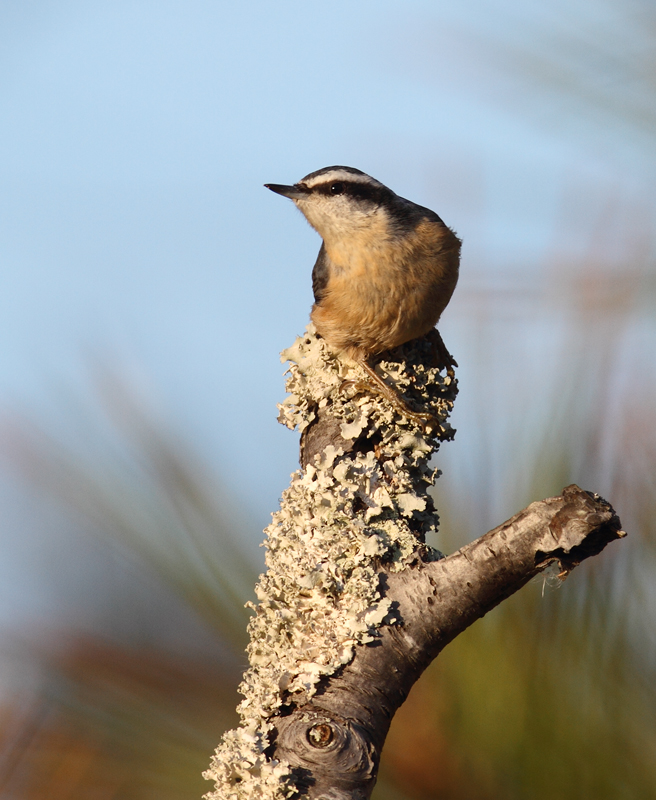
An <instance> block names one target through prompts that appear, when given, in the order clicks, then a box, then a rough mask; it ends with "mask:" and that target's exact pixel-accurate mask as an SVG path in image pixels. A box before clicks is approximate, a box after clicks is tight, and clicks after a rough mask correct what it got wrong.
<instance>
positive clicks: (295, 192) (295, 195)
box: [264, 183, 308, 200]
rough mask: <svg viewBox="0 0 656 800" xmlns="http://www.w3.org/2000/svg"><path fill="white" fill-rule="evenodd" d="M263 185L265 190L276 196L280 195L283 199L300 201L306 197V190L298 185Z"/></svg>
mask: <svg viewBox="0 0 656 800" xmlns="http://www.w3.org/2000/svg"><path fill="white" fill-rule="evenodd" d="M264 185H265V187H266V188H267V189H271V191H272V192H275V193H276V194H281V195H282V196H283V197H289V199H290V200H300V199H301V198H303V197H307V195H308V190H307V189H305V188H302V187H300V186H298V185H296V186H284V185H283V184H281V183H265V184H264Z"/></svg>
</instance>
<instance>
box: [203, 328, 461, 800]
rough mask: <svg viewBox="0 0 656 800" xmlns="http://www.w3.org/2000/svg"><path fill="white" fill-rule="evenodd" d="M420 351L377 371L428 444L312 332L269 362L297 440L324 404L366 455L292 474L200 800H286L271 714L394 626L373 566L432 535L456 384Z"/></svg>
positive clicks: (288, 786) (327, 453) (392, 566)
mask: <svg viewBox="0 0 656 800" xmlns="http://www.w3.org/2000/svg"><path fill="white" fill-rule="evenodd" d="M426 347H429V345H428V343H427V342H422V341H421V340H419V341H418V342H416V343H412V344H410V345H406V346H405V347H404V350H403V353H402V354H401V355H400V357H399V358H400V360H399V361H392V360H390V361H387V360H386V361H381V362H380V363H379V364H378V365H377V369H378V371H379V373H380V374H381V375H382V376H383V377H384V378H385V379H387V380H388V381H389V380H390V379H391V382H392V383H393V384H394V385H395V386H397V387H399V388H400V389H401V390H402V391H406V390H409V392H410V393H411V394H412V397H413V399H414V401H415V402H418V403H421V405H422V410H426V411H430V413H431V414H432V415H433V417H434V418H435V420H436V423H435V425H434V431H432V432H431V433H430V434H427V433H425V432H424V431H423V430H422V429H421V427H420V426H419V425H417V424H416V422H414V421H412V420H411V419H407V418H405V417H403V416H402V415H400V414H399V412H398V411H397V410H395V409H394V408H392V407H391V406H390V404H389V402H388V401H387V400H385V399H384V398H382V397H379V396H378V395H376V394H375V393H371V392H362V387H361V385H359V384H361V383H362V381H363V380H364V376H363V374H360V368H359V367H358V366H357V365H355V364H348V363H346V362H344V361H342V360H340V359H338V358H336V357H335V356H334V355H333V354H332V353H331V352H330V351H329V350H328V349H327V347H326V346H325V343H324V342H323V340H322V339H320V338H319V337H318V336H317V335H316V333H315V331H314V329H313V327H312V326H311V325H310V326H308V329H307V331H306V333H305V335H304V336H302V337H299V338H298V339H297V340H296V342H295V343H294V345H293V346H292V347H290V348H289V349H288V350H286V351H284V352H283V353H282V358H283V360H286V361H289V362H290V367H289V370H288V372H289V377H288V379H287V391H288V392H289V396H288V397H287V399H286V400H285V402H284V403H282V404H281V405H280V406H279V409H280V416H279V420H280V421H281V422H282V423H283V424H285V425H287V426H288V427H290V428H292V429H293V428H297V429H299V430H300V431H303V430H305V429H306V428H307V426H308V425H310V424H311V423H312V422H313V421H314V420H315V418H316V415H317V412H318V411H319V410H320V409H327V408H328V407H330V408H329V410H330V413H331V414H332V415H333V416H335V417H336V418H337V419H339V420H343V421H342V424H341V434H342V437H343V438H344V439H346V440H353V439H362V440H363V441H364V442H365V444H368V446H363V447H361V448H359V451H356V452H348V453H345V452H344V450H343V449H341V448H335V447H334V446H332V445H331V446H328V447H327V448H326V450H324V452H323V453H321V454H320V455H318V456H316V457H315V459H314V463H312V464H309V465H308V466H307V467H306V469H305V470H299V471H297V472H295V473H293V475H292V476H291V484H290V486H289V488H288V489H287V490H286V491H285V492H284V494H283V497H282V502H281V505H280V509H279V510H278V511H277V512H276V513H275V514H274V515H273V520H272V523H271V525H269V527H268V528H267V529H266V534H267V541H266V543H265V544H266V547H267V556H266V565H267V571H266V573H265V574H264V575H262V576H261V577H260V582H259V584H258V585H257V587H256V595H257V599H258V601H259V602H258V604H257V605H256V606H255V605H252V604H251V607H252V608H253V609H254V611H255V615H254V616H253V618H252V619H251V621H250V623H249V633H250V644H249V646H248V657H249V664H250V667H249V669H248V670H247V672H246V674H245V675H244V680H243V682H242V684H241V687H240V691H241V693H242V694H243V696H244V700H243V701H242V702H241V704H240V705H239V709H238V710H239V713H240V715H241V719H242V723H241V727H240V728H238V729H237V730H234V731H229V732H228V733H227V734H225V736H224V737H223V740H222V742H221V744H220V745H219V747H218V749H217V751H216V754H215V756H214V758H213V761H212V765H211V768H210V769H209V770H208V771H207V772H206V773H205V777H207V778H208V779H214V780H215V781H216V789H215V791H214V792H212V793H210V794H208V795H207V798H208V800H247V799H248V800H253V798H257V799H258V800H281V799H282V798H288V797H293V796H294V795H295V789H294V780H293V774H292V772H291V770H290V768H289V766H288V765H286V764H284V763H282V762H279V761H277V760H275V759H273V758H269V757H268V756H267V753H266V750H267V747H268V746H269V738H268V735H269V733H270V731H271V729H272V720H273V719H274V718H275V715H276V713H277V712H278V710H279V709H280V706H281V705H283V703H284V704H285V705H291V704H294V705H297V706H298V705H302V704H303V703H304V702H305V701H307V700H308V699H309V698H311V697H312V695H313V694H314V693H315V691H316V688H317V683H318V682H319V680H320V679H321V678H322V677H324V676H328V675H331V674H333V673H334V672H335V671H336V670H337V669H339V668H340V667H342V666H344V665H345V664H348V663H349V661H350V660H351V659H352V657H353V652H354V648H355V646H356V645H358V644H363V643H366V642H371V641H373V640H374V639H375V638H376V636H377V635H378V634H377V629H378V628H379V627H380V626H381V625H385V624H394V622H395V617H394V612H393V610H391V603H390V601H389V600H388V599H386V598H384V597H382V596H381V592H380V589H379V577H378V576H379V573H380V571H381V566H382V567H383V568H384V569H386V570H388V571H389V570H399V569H403V568H404V567H405V566H407V564H408V563H409V562H410V560H411V559H413V558H414V557H416V552H417V549H418V547H424V545H423V544H422V542H423V534H424V533H425V532H427V531H428V530H431V529H434V528H435V527H436V525H437V516H436V514H435V513H434V511H433V510H432V502H431V500H430V498H429V495H428V492H427V490H428V487H429V486H430V485H432V483H433V482H434V480H435V477H436V474H437V472H436V471H435V470H432V469H430V468H429V466H428V458H429V456H430V455H431V453H433V452H434V451H435V450H436V449H437V446H438V441H439V440H443V439H447V438H451V436H452V434H453V432H452V430H451V428H450V427H449V425H448V422H447V417H448V414H449V412H450V410H451V407H452V405H453V399H454V397H455V392H456V388H455V381H454V379H453V376H452V374H449V373H447V372H446V371H445V370H443V369H440V368H438V367H426V366H424V363H423V362H424V361H425V360H426V353H425V351H423V352H422V351H421V348H424V350H425V348H426ZM413 348H417V349H413ZM345 381H346V382H347V383H346V385H345ZM367 440H370V441H369V442H368V443H367ZM439 556H440V554H439V553H437V551H434V552H433V554H432V557H434V558H437V557H439ZM429 557H430V556H429Z"/></svg>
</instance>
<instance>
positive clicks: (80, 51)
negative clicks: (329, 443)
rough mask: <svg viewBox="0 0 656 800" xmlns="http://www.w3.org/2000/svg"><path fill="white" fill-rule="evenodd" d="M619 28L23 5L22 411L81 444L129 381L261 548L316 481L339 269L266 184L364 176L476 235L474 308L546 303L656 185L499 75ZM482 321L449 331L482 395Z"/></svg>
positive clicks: (524, 13) (6, 85)
mask: <svg viewBox="0 0 656 800" xmlns="http://www.w3.org/2000/svg"><path fill="white" fill-rule="evenodd" d="M609 7H610V6H609V5H608V4H602V3H597V4H593V3H585V2H577V3H574V4H568V5H567V9H568V10H567V14H569V17H567V16H565V17H564V18H563V17H562V16H559V14H562V12H563V8H565V7H562V8H561V7H560V6H558V8H554V9H553V11H552V12H549V11H545V9H544V8H543V7H542V4H538V3H528V4H526V3H523V4H522V3H513V2H507V3H501V2H498V3H493V4H482V3H478V2H464V3H459V4H457V5H454V4H453V3H446V2H404V3H398V2H381V1H380V0H376V2H371V1H370V0H360V1H359V2H357V3H353V2H339V1H337V2H335V0H333V1H332V2H330V3H322V2H319V3H312V4H310V3H307V2H296V1H295V0H294V1H291V2H290V1H285V2H276V3H266V2H245V3H227V2H210V1H209V0H204V1H203V0H185V2H181V0H156V1H155V0H148V1H144V0H131V1H129V2H128V1H127V0H113V2H111V3H99V2H70V1H69V0H57V2H54V1H53V2H44V1H41V0H4V2H2V3H1V4H0V108H1V109H2V111H1V114H2V124H1V125H0V270H1V274H2V292H1V293H0V402H1V403H2V404H3V405H4V407H5V408H6V409H18V410H20V411H22V412H25V413H28V414H31V415H32V416H33V417H35V418H37V419H38V420H40V421H42V422H43V424H45V425H46V426H51V427H53V428H57V429H59V430H60V431H61V432H62V433H63V435H67V431H68V430H69V429H70V430H71V431H72V430H73V429H74V428H75V426H76V423H77V422H78V416H79V413H78V411H77V410H76V409H78V408H79V407H82V408H84V407H85V404H88V406H89V408H91V407H93V405H94V403H96V402H97V401H96V400H95V399H94V397H93V394H92V391H91V389H90V387H91V384H92V380H93V373H94V365H95V364H97V362H98V361H102V362H104V363H108V364H110V365H112V366H113V367H114V368H115V369H116V370H117V371H118V372H119V373H121V374H123V375H124V377H125V380H126V381H129V382H130V383H131V384H133V385H134V387H135V389H134V390H135V392H136V394H137V395H139V396H141V397H142V398H143V402H144V403H145V405H146V406H147V407H150V408H152V409H153V410H154V413H156V414H157V415H159V417H158V418H160V419H161V420H162V421H163V423H165V424H166V425H168V426H171V427H172V428H174V429H175V430H177V431H178V432H179V433H180V434H181V435H182V436H183V437H184V438H186V439H188V440H189V441H190V442H191V443H192V445H193V446H194V447H195V448H196V449H197V450H198V451H199V452H200V453H201V454H202V456H203V457H204V458H205V459H206V460H207V461H208V463H210V464H211V465H212V466H213V467H214V468H216V469H217V471H218V472H220V473H221V474H223V475H224V476H225V479H226V481H227V483H228V484H229V485H230V486H232V487H234V489H235V491H236V493H237V495H238V496H239V495H240V493H241V496H248V497H249V500H248V507H249V513H250V514H251V515H252V518H253V519H254V530H255V531H257V530H259V529H260V528H261V527H263V526H264V525H265V524H266V523H267V520H268V515H269V513H270V512H271V511H273V510H274V508H275V506H276V504H277V498H278V497H279V495H280V492H281V491H282V489H283V488H284V487H285V485H286V483H287V479H288V475H289V473H290V472H291V471H292V470H293V469H295V468H296V458H297V436H296V435H294V434H291V433H290V432H288V431H286V430H285V429H283V428H282V427H281V426H279V425H277V423H276V421H275V417H276V409H275V404H276V403H277V402H280V401H281V400H282V398H283V396H284V388H283V378H282V371H283V369H282V366H281V364H280V362H279V359H278V353H279V352H280V351H281V350H282V349H284V348H285V347H287V346H289V345H290V344H291V342H292V341H293V339H294V337H295V336H296V335H297V334H298V333H300V332H301V331H302V330H303V328H304V326H305V324H306V322H307V319H308V314H309V310H310V305H311V302H312V297H311V281H310V273H311V268H312V265H313V263H314V259H315V257H316V252H317V251H318V248H319V240H318V237H317V236H316V234H315V233H314V232H313V231H312V230H311V229H310V228H309V227H308V226H307V225H306V223H305V222H304V220H303V219H302V217H301V216H300V215H299V214H298V213H297V212H296V211H295V209H294V208H293V206H292V205H291V204H290V203H288V202H285V201H284V200H283V199H282V198H280V197H276V196H274V195H272V194H270V193H269V192H267V191H266V190H265V189H263V188H262V184H263V183H265V182H268V181H272V182H280V183H287V182H294V181H295V180H298V179H299V178H301V177H302V176H303V175H304V174H306V173H308V172H310V171H313V170H315V169H318V168H320V167H323V166H327V165H329V164H347V165H351V166H356V167H358V168H360V169H362V170H364V171H366V172H369V173H370V174H372V175H374V176H375V177H377V178H378V179H380V180H382V181H383V182H384V183H387V184H388V185H389V186H391V187H392V188H393V189H394V190H395V191H397V192H398V193H399V194H401V195H404V196H406V197H409V198H411V199H412V200H414V201H416V202H419V203H422V204H424V205H427V206H429V207H431V208H433V209H435V210H436V211H437V212H438V213H439V214H440V215H441V216H442V217H443V218H444V219H445V221H446V222H447V223H448V224H450V225H451V226H452V227H454V228H455V229H456V230H457V232H458V233H459V234H460V235H461V237H462V238H463V239H464V256H463V265H462V276H463V277H462V286H463V287H464V288H463V292H464V291H465V290H466V287H467V286H469V287H470V288H471V287H472V286H486V285H494V284H495V283H497V284H498V283H499V282H504V285H508V286H512V285H513V283H514V282H515V281H526V280H534V281H539V279H540V268H541V265H542V266H544V264H545V263H546V261H547V259H548V254H549V251H550V248H551V249H553V246H554V240H555V237H556V236H558V237H560V238H561V240H562V241H563V242H565V244H564V249H565V250H567V251H571V252H575V251H576V248H577V247H578V248H580V247H582V246H584V245H585V242H584V241H583V238H584V237H583V234H582V233H581V231H584V232H586V235H587V231H588V229H589V225H588V227H586V225H587V224H588V223H589V221H590V219H592V218H594V217H595V214H596V213H597V212H598V211H599V209H600V208H601V207H602V206H603V202H604V198H605V197H606V195H607V193H608V191H610V189H611V188H612V187H614V186H619V187H620V190H621V193H622V194H623V196H629V197H633V196H634V195H636V196H638V195H640V193H641V192H643V193H649V191H650V190H649V189H648V188H646V187H647V186H648V184H649V180H648V177H649V176H648V174H647V172H648V171H649V170H652V171H653V163H651V164H650V165H649V170H646V169H645V164H646V162H645V159H644V152H645V151H644V149H642V145H641V144H640V142H639V141H634V140H633V139H631V138H630V137H629V138H628V137H627V136H625V135H623V133H622V131H621V130H619V129H616V128H614V127H613V126H612V125H610V124H606V122H605V121H604V119H605V118H604V116H603V112H600V114H601V115H600V116H599V121H598V122H597V123H593V124H592V125H591V124H590V118H591V117H590V113H589V111H590V110H589V109H587V110H586V109H584V108H583V107H582V106H579V105H577V100H576V98H574V99H571V98H570V99H569V101H568V102H567V103H566V102H564V101H562V102H556V103H553V102H549V101H547V100H544V101H543V102H538V101H537V98H536V96H535V94H534V93H531V91H530V85H529V84H527V83H525V82H524V76H523V75H522V74H521V73H522V70H521V69H519V68H518V67H517V66H515V73H513V69H512V68H511V69H508V68H507V65H506V67H505V68H504V65H503V58H497V56H499V54H501V56H503V55H504V53H505V52H506V51H504V47H507V48H512V47H515V46H520V45H521V46H522V47H528V49H530V40H527V38H526V37H527V32H528V31H533V34H534V35H535V41H541V42H542V44H541V45H540V46H541V47H543V48H544V47H546V48H547V50H548V48H549V47H550V45H549V40H548V34H550V33H553V30H556V29H555V28H554V27H553V26H554V25H556V27H557V26H558V25H560V26H561V27H562V26H563V25H566V24H567V22H568V21H569V23H570V25H571V26H572V30H573V31H575V32H577V34H581V32H585V33H586V35H589V37H591V38H592V40H593V42H596V41H597V39H599V41H601V37H602V33H603V35H604V36H606V35H607V32H608V30H609V26H610V27H611V28H612V27H613V25H612V19H611V18H610V17H609V14H610V15H611V17H612V14H611V12H609V11H608V9H609ZM559 9H560V10H559ZM563 19H564V21H563ZM609 19H610V21H609ZM602 29H603V30H602ZM599 31H602V32H601V33H600V32H599ZM595 37H597V39H595ZM527 41H528V44H527ZM545 41H546V44H545V43H544V42H545ZM527 87H528V88H527ZM578 117H580V124H579V123H578V122H577V119H578ZM591 132H592V133H591ZM573 182H574V183H575V184H576V186H577V187H579V189H577V191H579V195H577V197H578V199H577V200H576V202H574V211H573V212H572V213H571V214H570V215H569V216H566V218H565V219H563V208H565V207H566V204H565V205H564V203H565V201H566V199H567V197H568V196H570V195H568V192H569V191H571V186H572V183H573ZM580 187H583V188H580ZM582 237H583V238H582ZM527 265H530V266H527ZM463 296H464V295H463ZM459 303H460V301H459V300H458V295H456V298H455V299H454V301H453V304H452V307H450V308H449V309H448V310H447V312H446V313H445V315H444V318H443V323H442V325H441V328H442V332H443V334H444V337H445V339H446V341H447V343H448V344H449V346H450V348H451V349H452V350H453V351H454V353H455V354H456V356H457V357H458V359H459V361H460V362H461V364H462V362H463V355H465V365H464V367H463V373H462V378H463V388H464V389H467V385H468V384H467V374H468V373H467V366H466V361H467V359H466V353H467V352H469V350H468V348H470V347H471V346H472V345H471V343H470V342H469V341H468V339H467V334H466V318H465V317H464V316H463V315H465V314H466V305H462V304H460V305H459ZM531 336H532V337H533V338H534V339H535V340H536V341H538V340H539V339H540V336H541V334H540V331H539V329H537V332H536V331H533V332H532V333H531V332H527V338H528V339H530V338H531ZM469 385H470V386H471V385H473V384H469ZM461 402H462V405H463V408H466V407H467V400H466V398H465V399H463V400H462V401H461ZM453 446H455V445H453ZM254 462H256V463H257V479H256V480H255V481H254V478H253V463H254ZM8 480H9V479H8ZM11 485H12V484H8V486H11ZM4 495H5V503H4V505H5V506H6V508H7V509H9V510H8V511H7V514H8V518H10V519H12V520H14V522H13V523H12V526H11V527H12V530H15V529H16V526H18V527H20V525H21V524H22V523H21V522H20V520H21V519H27V518H26V517H21V515H20V514H19V513H18V512H17V511H16V508H14V507H13V506H12V502H13V501H12V496H13V489H6V491H4ZM24 524H25V525H28V522H25V523H24ZM37 527H38V528H39V529H41V528H42V525H39V526H37ZM48 535H49V534H48V533H47V531H46V533H45V536H46V537H47V536H48ZM37 538H38V537H37ZM35 541H36V539H35ZM57 541H60V540H59V539H58V540H57ZM61 541H63V540H61ZM24 557H26V556H20V558H24ZM17 558H19V556H17ZM8 563H9V567H7V569H8V570H9V571H11V569H12V567H11V551H9V555H8Z"/></svg>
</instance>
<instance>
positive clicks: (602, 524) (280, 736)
mask: <svg viewBox="0 0 656 800" xmlns="http://www.w3.org/2000/svg"><path fill="white" fill-rule="evenodd" d="M624 535H625V534H624V532H623V531H622V530H621V524H620V520H619V518H618V517H617V515H616V514H615V512H614V511H613V509H612V507H611V506H610V505H609V504H608V503H607V502H606V501H605V500H603V499H602V498H601V497H599V496H598V495H594V494H591V493H589V492H586V491H583V490H582V489H580V488H579V487H578V486H575V485H572V486H568V487H566V488H565V489H564V490H563V493H562V495H561V496H559V497H551V498H548V499H547V500H542V501H540V502H536V503H532V504H531V505H530V506H528V508H526V509H524V510H523V511H520V512H519V514H516V515H515V516H514V517H512V519H510V520H508V521H507V522H505V523H504V524H503V525H500V526H499V527H498V528H495V530H493V531H490V532H489V533H486V534H485V535H484V536H481V537H480V538H479V539H476V541H474V542H472V543H471V544H468V545H466V546H465V547H462V548H461V549H460V550H458V551H457V552H456V553H453V554H452V555H450V556H448V557H447V558H445V559H441V560H438V561H428V562H426V561H424V560H423V559H422V558H421V556H418V558H417V560H416V562H415V563H414V564H412V565H411V566H410V567H409V568H408V569H406V570H404V571H403V572H399V573H391V574H388V573H385V572H384V571H382V572H381V573H380V581H381V586H382V587H383V591H384V594H385V596H386V597H388V598H390V599H392V600H393V602H394V604H395V606H396V608H397V609H398V611H397V619H398V622H397V624H396V625H393V626H386V627H383V628H382V629H381V635H380V639H378V640H376V641H375V642H373V643H370V644H365V645H361V646H359V647H358V648H357V649H356V653H355V656H354V658H353V661H352V662H351V663H350V664H348V665H347V666H346V667H344V668H343V669H342V670H341V671H340V672H339V673H337V674H336V675H333V676H332V677H331V678H330V679H329V680H327V681H326V682H325V684H324V685H322V686H321V688H320V689H319V691H318V692H317V694H316V696H315V698H314V699H313V701H312V702H310V703H307V704H305V705H303V706H301V707H297V708H293V709H290V713H289V715H288V716H283V717H281V718H280V720H278V721H277V722H276V729H277V739H276V743H275V747H274V748H273V750H272V754H275V757H277V758H283V759H285V760H287V761H288V762H289V763H290V764H292V765H293V767H294V768H295V770H296V774H297V776H298V779H299V785H300V786H302V789H303V791H304V792H305V793H306V794H304V796H307V797H308V798H313V800H318V799H319V798H331V800H338V799H339V798H344V800H346V798H349V800H356V798H357V800H360V798H362V800H365V799H366V798H368V797H369V796H370V795H371V791H372V790H373V787H374V784H375V781H376V774H377V770H378V762H379V758H380V753H381V751H382V748H383V744H384V742H385V737H386V736H387V731H388V729H389V726H390V723H391V721H392V717H393V716H394V714H395V712H396V710H397V709H398V708H399V706H400V705H401V703H403V701H404V700H405V698H406V697H407V696H408V693H409V691H410V689H411V688H412V686H413V684H414V683H415V681H416V680H417V679H418V678H419V676H420V675H421V673H422V672H423V671H424V670H425V669H426V667H427V666H428V665H429V664H430V662H431V661H432V660H433V659H434V658H435V657H436V656H437V655H438V654H439V653H440V651H441V650H442V649H443V648H444V647H445V646H446V645H447V644H448V643H449V642H451V641H452V640H453V639H455V637H456V636H457V635H458V634H459V633H462V631H464V630H465V629H466V628H467V627H469V625H471V624H472V623H473V622H475V621H476V620H477V619H480V618H481V617H482V616H484V615H485V614H486V613H487V612H488V611H490V610H491V609H492V608H494V607H495V606H497V605H498V604H499V603H500V602H501V601H502V600H505V598H506V597H509V596H510V595H511V594H513V593H514V592H516V591H517V590H518V589H520V588H521V587H522V586H524V585H525V584H526V583H528V581H529V580H530V579H531V578H533V577H534V576H535V575H537V574H538V573H539V572H541V571H542V570H543V569H544V568H545V567H546V566H548V565H549V564H551V563H553V562H554V561H556V562H558V563H559V564H560V566H561V574H562V575H563V577H564V576H565V575H566V574H568V573H569V572H570V571H571V570H572V569H574V567H576V566H577V565H578V564H579V563H581V561H583V560H584V559H586V558H589V557H590V556H594V555H597V554H598V553H600V552H601V551H602V550H603V549H604V547H605V546H606V545H607V544H608V543H609V542H611V541H613V540H615V539H619V538H621V537H622V536H624Z"/></svg>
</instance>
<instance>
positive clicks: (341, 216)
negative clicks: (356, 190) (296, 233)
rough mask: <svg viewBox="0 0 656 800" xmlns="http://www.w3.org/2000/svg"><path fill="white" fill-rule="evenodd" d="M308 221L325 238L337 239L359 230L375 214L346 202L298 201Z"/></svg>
mask: <svg viewBox="0 0 656 800" xmlns="http://www.w3.org/2000/svg"><path fill="white" fill-rule="evenodd" d="M296 205H297V206H298V208H299V209H300V211H302V212H303V214H304V215H305V217H306V219H307V221H308V222H309V223H310V225H312V227H313V228H314V229H315V230H316V231H317V233H319V235H320V236H321V237H322V238H323V239H336V238H342V237H344V236H348V235H349V234H352V233H354V232H355V231H356V230H358V229H359V228H360V227H361V226H362V225H363V224H367V222H368V220H370V219H371V217H372V216H374V215H375V212H373V211H372V212H370V213H363V211H361V210H360V209H357V208H354V207H353V205H352V204H350V203H348V202H346V201H344V202H335V201H334V200H333V201H328V202H313V203H304V202H303V201H300V202H297V203H296Z"/></svg>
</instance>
